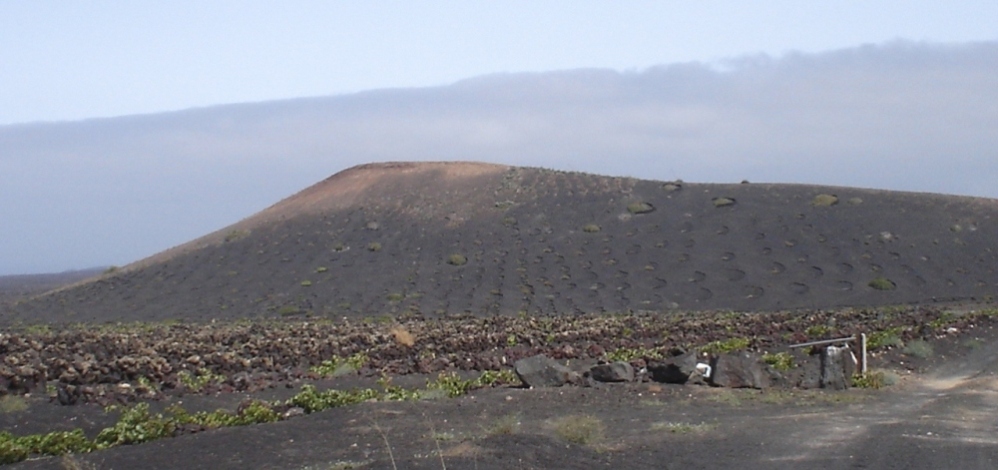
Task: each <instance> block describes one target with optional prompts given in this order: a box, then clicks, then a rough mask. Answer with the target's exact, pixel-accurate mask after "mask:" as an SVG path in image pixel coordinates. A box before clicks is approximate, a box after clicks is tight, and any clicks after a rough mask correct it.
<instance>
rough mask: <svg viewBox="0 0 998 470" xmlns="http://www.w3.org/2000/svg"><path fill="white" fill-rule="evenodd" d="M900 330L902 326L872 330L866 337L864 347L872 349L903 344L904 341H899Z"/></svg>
mask: <svg viewBox="0 0 998 470" xmlns="http://www.w3.org/2000/svg"><path fill="white" fill-rule="evenodd" d="M901 331H902V328H901V327H900V326H896V327H894V328H888V329H886V330H883V331H874V332H873V333H870V334H869V335H868V336H867V337H866V348H867V349H869V350H873V349H878V348H882V347H887V346H903V345H904V342H903V341H901Z"/></svg>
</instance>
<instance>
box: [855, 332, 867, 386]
mask: <svg viewBox="0 0 998 470" xmlns="http://www.w3.org/2000/svg"><path fill="white" fill-rule="evenodd" d="M856 342H857V343H859V373H860V375H862V376H863V377H866V333H857V334H856Z"/></svg>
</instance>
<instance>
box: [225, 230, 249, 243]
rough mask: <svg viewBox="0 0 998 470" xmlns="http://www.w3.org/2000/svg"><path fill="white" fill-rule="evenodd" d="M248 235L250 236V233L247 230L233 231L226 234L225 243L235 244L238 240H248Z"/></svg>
mask: <svg viewBox="0 0 998 470" xmlns="http://www.w3.org/2000/svg"><path fill="white" fill-rule="evenodd" d="M248 235H249V232H247V231H246V230H233V231H231V232H229V233H227V234H225V242H226V243H228V242H234V241H237V240H242V239H243V238H246V236H248Z"/></svg>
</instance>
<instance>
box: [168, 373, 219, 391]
mask: <svg viewBox="0 0 998 470" xmlns="http://www.w3.org/2000/svg"><path fill="white" fill-rule="evenodd" d="M177 380H179V381H180V383H181V384H182V385H183V386H184V387H186V388H187V389H188V390H190V391H191V392H195V393H197V392H200V391H201V390H203V389H204V388H205V387H207V386H208V385H209V384H212V383H216V384H220V383H222V382H224V381H225V376H224V375H220V374H216V373H214V372H212V371H211V370H209V369H205V368H201V369H198V371H197V372H196V373H194V374H192V373H191V372H190V371H186V370H182V371H180V372H177Z"/></svg>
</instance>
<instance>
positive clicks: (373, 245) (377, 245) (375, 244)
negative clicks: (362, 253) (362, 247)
mask: <svg viewBox="0 0 998 470" xmlns="http://www.w3.org/2000/svg"><path fill="white" fill-rule="evenodd" d="M367 251H373V252H377V251H381V244H380V243H378V242H371V243H368V244H367Z"/></svg>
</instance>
